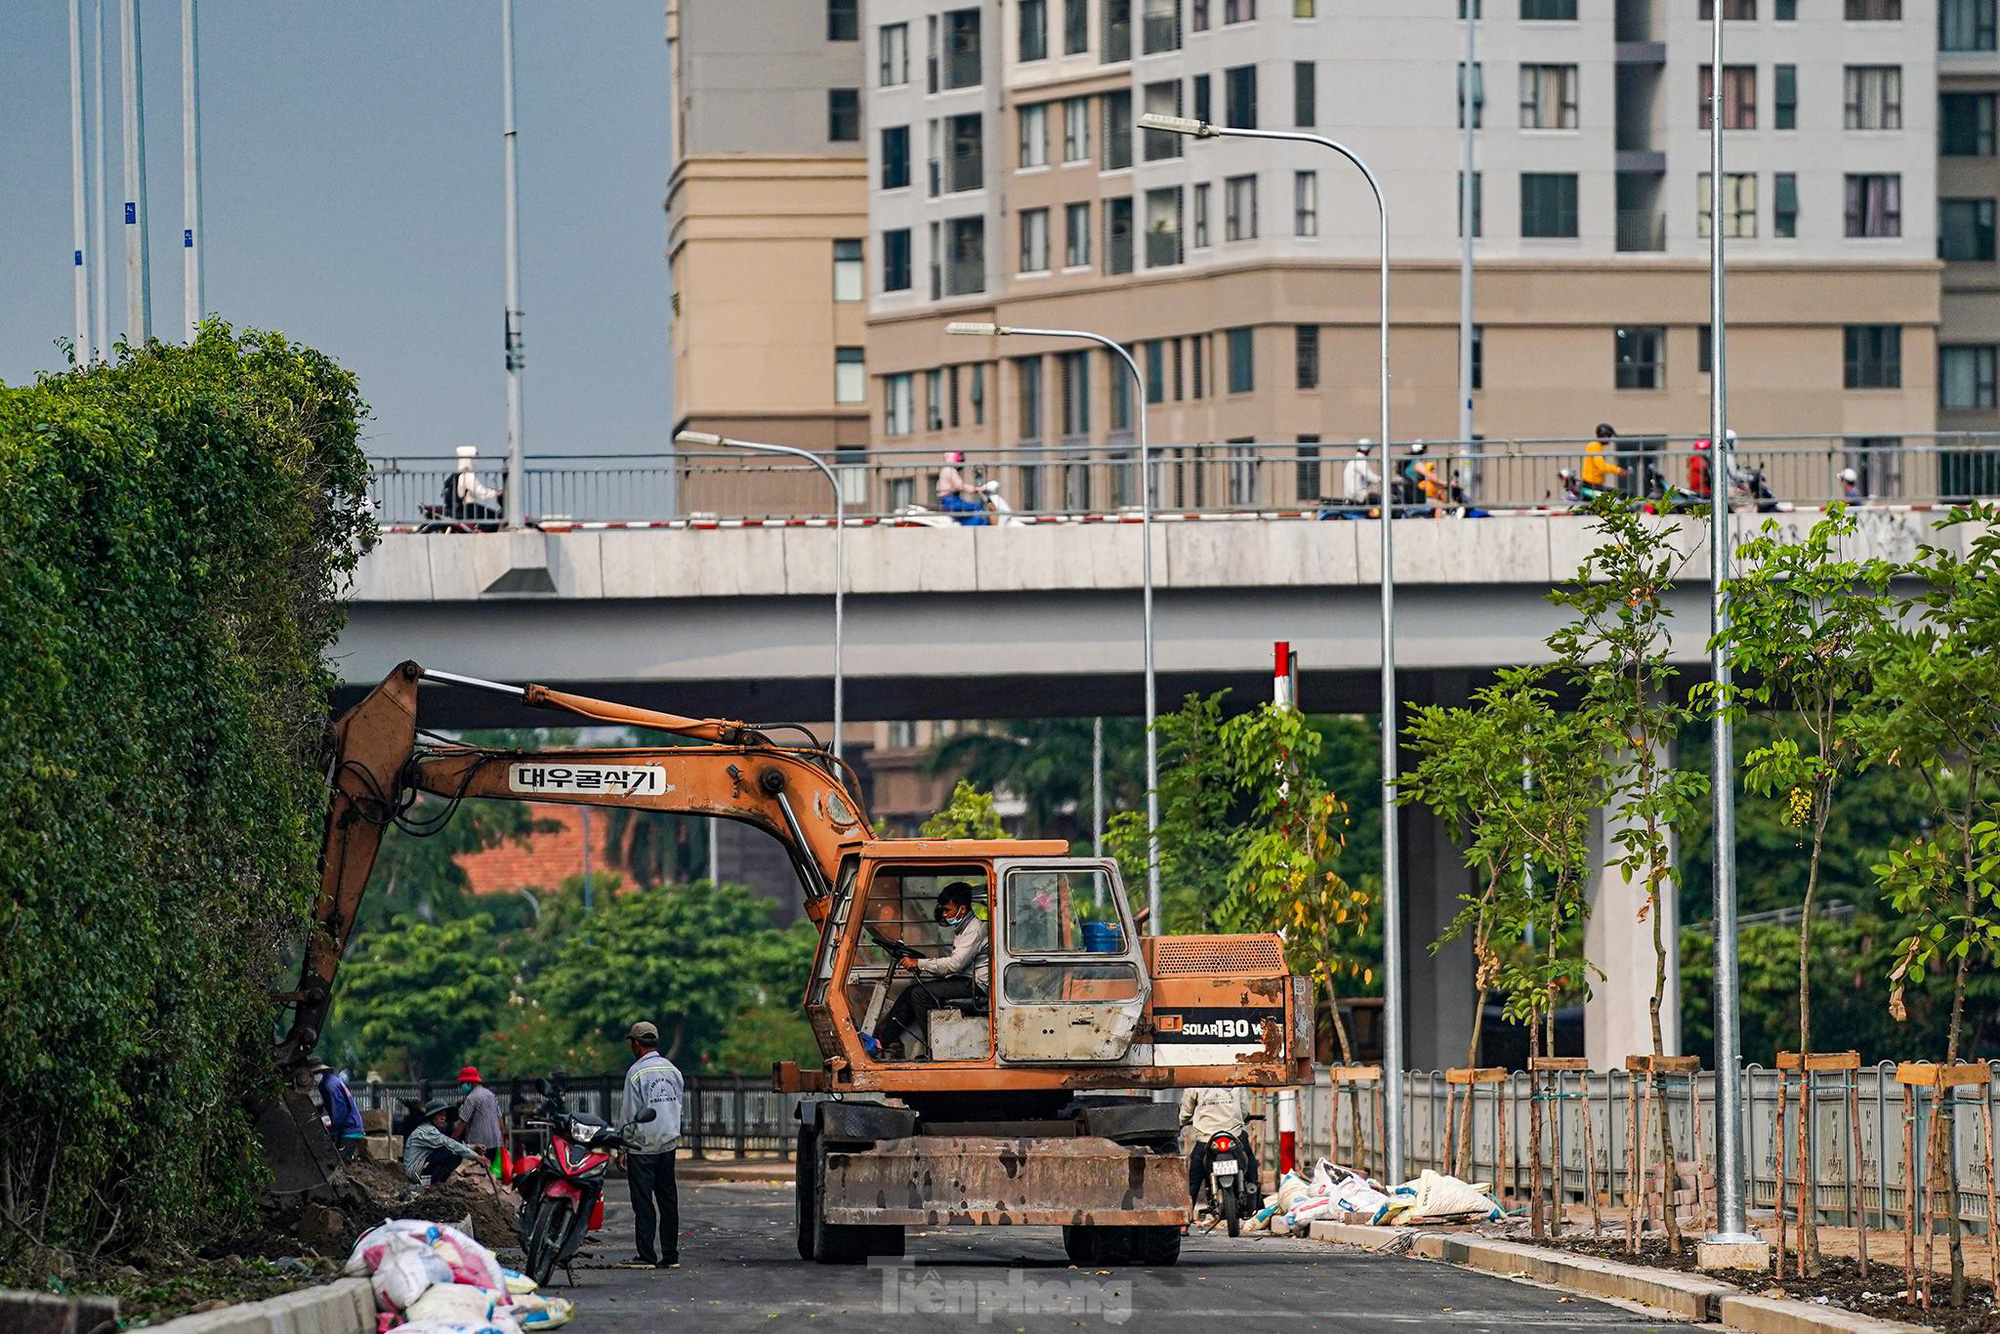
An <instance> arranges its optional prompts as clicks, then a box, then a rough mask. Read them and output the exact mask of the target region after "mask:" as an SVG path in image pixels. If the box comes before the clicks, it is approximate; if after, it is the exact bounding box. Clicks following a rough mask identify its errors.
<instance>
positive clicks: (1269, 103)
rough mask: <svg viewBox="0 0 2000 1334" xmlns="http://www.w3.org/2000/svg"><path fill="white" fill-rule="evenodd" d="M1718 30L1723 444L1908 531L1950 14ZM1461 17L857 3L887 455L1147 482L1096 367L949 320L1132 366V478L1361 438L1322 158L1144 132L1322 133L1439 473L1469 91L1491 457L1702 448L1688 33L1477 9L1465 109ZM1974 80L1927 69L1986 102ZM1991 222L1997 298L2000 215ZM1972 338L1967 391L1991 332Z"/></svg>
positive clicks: (1929, 333)
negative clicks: (1788, 468)
mask: <svg viewBox="0 0 2000 1334" xmlns="http://www.w3.org/2000/svg"><path fill="white" fill-rule="evenodd" d="M1724 3H1726V4H1727V5H1728V6H1729V8H1728V10H1727V15H1728V17H1730V18H1731V19H1732V20H1733V21H1732V22H1731V24H1730V29H1729V45H1728V49H1727V51H1726V52H1725V69H1724V72H1723V98H1724V107H1723V114H1724V125H1725V128H1726V129H1728V130H1730V131H1732V132H1731V133H1729V134H1728V136H1727V150H1728V157H1727V161H1726V162H1725V171H1726V178H1725V181H1724V184H1723V193H1724V203H1725V207H1726V209H1727V211H1728V218H1727V220H1726V221H1725V224H1724V225H1725V227H1726V228H1727V229H1728V236H1729V241H1730V245H1729V264H1730V305H1729V316H1730V325H1731V344H1730V371H1731V381H1730V401H1731V419H1732V421H1733V423H1734V424H1735V425H1736V427H1737V429H1739V430H1740V431H1741V432H1743V433H1744V434H1773V433H1800V434H1825V433H1835V434H1841V435H1847V436H1854V437H1860V438H1862V439H1864V440H1868V441H1872V442H1876V443H1877V444H1878V445H1879V449H1871V448H1868V447H1866V446H1863V447H1861V448H1860V449H1859V450H1858V454H1859V457H1857V459H1856V461H1857V462H1859V463H1860V464H1861V465H1862V466H1863V467H1864V468H1865V469H1868V470H1869V471H1870V473H1871V476H1870V478H1869V483H1870V485H1871V487H1873V488H1874V489H1876V490H1877V491H1878V492H1880V493H1882V494H1893V493H1894V490H1895V489H1896V488H1897V487H1898V486H1899V485H1900V484H1901V481H1902V479H1901V478H1900V477H1899V476H1898V467H1899V465H1898V462H1897V451H1894V450H1893V449H1892V448H1890V446H1891V445H1892V444H1893V442H1894V441H1895V440H1897V439H1898V438H1900V437H1901V436H1903V435H1905V434H1906V433H1922V432H1928V431H1929V430H1931V429H1932V427H1933V425H1934V424H1935V423H1936V422H1937V420H1938V403H1939V386H1938V380H1937V345H1938V340H1939V332H1938V331H1939V323H1940V290H1941V288H1940V264H1939V260H1938V243H1937V239H1936V238H1937V237H1938V235H1939V229H1938V218H1939V215H1938V205H1937V199H1938V172H1939V168H1938V162H1939V159H1938V155H1937V137H1936V136H1937V133H1938V126H1937V124H1936V123H1935V121H1934V119H1933V118H1934V116H1935V115H1936V113H1937V111H1938V108H1939V101H1938V97H1937V92H1938V86H1937V80H1938V68H1939V59H1938V55H1937V48H1938V45H1939V33H1940V26H1939V15H1938V12H1937V9H1936V8H1935V0H1900V3H1899V2H1898V0H1841V2H1840V3H1833V4H1810V5H1801V4H1797V3H1795V2H1794V3H1787V2H1786V0H1724ZM1973 7H1974V8H1977V9H1981V10H1982V11H1983V12H1984V13H1986V14H1988V15H1990V13H1991V10H1992V5H1991V4H1990V3H1987V4H1984V5H1978V4H1975V5H1974V6H1973ZM1460 8H1461V6H1460V0H1340V2H1339V3H1338V4H1335V3H1332V0H1008V2H1007V3H1004V4H1002V3H987V4H982V5H978V6H971V7H966V6H957V5H954V3H953V0H871V3H870V4H869V5H868V7H867V9H866V13H865V18H866V30H865V33H864V37H865V44H866V46H867V48H868V59H867V79H868V86H867V92H866V96H865V105H866V115H865V119H866V121H867V144H866V147H867V154H868V165H867V171H868V180H869V218H868V238H869V247H870V253H871V262H870V265H869V293H868V316H867V334H866V344H867V348H868V363H869V400H870V401H869V405H868V406H869V410H870V413H871V414H872V430H871V433H870V435H871V438H872V440H873V443H874V444H875V445H876V447H877V448H899V447H910V448H913V449H917V450H923V451H930V450H944V449H966V450H970V451H977V450H982V449H984V450H1003V451H1004V450H1016V449H1023V450H1027V451H1031V452H1029V453H1025V454H1020V455H1012V456H1009V457H1012V458H1016V459H1025V460H1030V461H1033V462H1034V463H1036V464H1037V465H1038V466H1033V467H1028V468H1022V469H1016V470H1015V482H1014V483H1013V485H1014V494H1013V500H1014V503H1015V504H1016V506H1017V507H1018V508H1022V509H1035V508H1056V507H1058V506H1061V505H1065V504H1067V505H1072V506H1073V505H1076V504H1086V505H1092V506H1098V507H1104V506H1114V505H1119V504H1124V503H1129V502H1130V501H1131V500H1132V498H1133V497H1132V496H1131V494H1130V493H1131V490H1132V477H1133V475H1132V471H1131V470H1130V469H1129V468H1120V467H1116V466H1111V467H1107V466H1104V464H1105V461H1107V460H1108V461H1110V462H1111V463H1113V464H1115V463H1117V462H1118V461H1119V460H1120V459H1121V458H1122V457H1123V456H1125V455H1126V454H1127V453H1128V452H1129V450H1130V449H1131V440H1132V424H1133V413H1134V410H1135V408H1134V404H1133V402H1132V397H1133V395H1132V393H1131V392H1130V391H1129V390H1128V389H1127V388H1126V384H1125V377H1124V376H1122V375H1120V374H1118V373H1115V366H1114V362H1113V360H1112V358H1111V357H1110V355H1109V354H1108V353H1106V352H1104V351H1102V350H1094V349H1089V348H1087V347H1082V346H1081V345H1064V344H1057V343H1054V342H1048V341H1041V342H1037V341H1033V340H1029V339H1025V338H1015V339H1005V340H997V339H984V340H982V339H977V338H960V337H946V336H945V334H944V326H945V325H946V324H947V323H948V322H950V321H953V320H971V321H989V320H990V321H993V322H997V323H1000V324H1003V325H1040V326H1053V327H1060V328H1080V329H1089V330H1093V331H1096V332H1100V333H1103V334H1106V335H1108V336H1110V337H1112V338H1115V339H1117V340H1118V341H1120V342H1122V343H1125V344H1127V345H1128V346H1130V347H1131V348H1132V350H1133V351H1134V353H1135V356H1136V357H1137V359H1138V361H1139V364H1140V366H1141V368H1142V370H1143V372H1144V373H1145V377H1146V396H1147V398H1148V400H1149V404H1148V408H1147V410H1148V412H1149V417H1148V427H1149V430H1150V434H1151V439H1152V440H1153V441H1154V442H1155V443H1156V444H1164V445H1166V446H1167V447H1168V449H1169V450H1174V449H1179V450H1181V451H1182V452H1183V454H1185V453H1186V452H1188V451H1190V450H1192V451H1194V452H1196V453H1197V454H1198V452H1199V450H1200V449H1202V448H1204V447H1211V446H1214V445H1221V444H1226V442H1231V441H1262V442H1283V441H1295V442H1302V443H1304V444H1305V445H1306V446H1307V448H1308V449H1310V448H1312V447H1313V446H1315V445H1316V444H1317V443H1318V442H1320V441H1328V442H1332V441H1348V440H1353V439H1355V438H1357V437H1363V436H1372V435H1374V434H1376V423H1377V420H1378V415H1377V414H1378V409H1377V390H1376V383H1377V382H1376V369H1377V367H1376V351H1375V348H1376V315H1377V302H1378V289H1377V273H1376V267H1375V265H1376V256H1377V220H1376V212H1375V206H1374V203H1373V200H1372V198H1371V196H1370V194H1369V191H1368V189H1367V186H1366V184H1365V182H1364V181H1363V180H1362V179H1361V177H1360V176H1359V175H1358V174H1357V173H1356V172H1355V171H1354V170H1353V169H1352V168H1351V167H1350V166H1349V165H1348V164H1347V163H1346V162H1345V161H1344V160H1342V159H1341V158H1340V157H1338V156H1337V155H1335V154H1334V153H1331V152H1327V151H1325V150H1323V149H1318V148H1315V147H1312V146H1309V145H1300V144H1295V143H1276V142H1269V141H1253V140H1243V139H1228V138H1218V139H1208V140H1193V139H1185V138H1180V137H1177V136H1172V135H1164V134H1159V133H1156V132H1150V131H1140V130H1137V129H1136V128H1135V123H1136V121H1137V118H1138V117H1139V116H1140V115H1141V114H1143V113H1145V112H1147V111H1160V112H1166V113H1170V114H1178V115H1186V116H1193V117H1195V118H1198V119H1202V120H1207V121H1211V122H1213V123H1216V124H1219V125H1232V126H1243V127H1253V128H1264V129H1292V128H1305V129H1310V130H1312V131H1315V132H1318V133H1324V134H1330V135H1333V136H1335V137H1337V138H1339V139H1341V140H1342V141H1343V142H1345V143H1347V144H1348V145H1350V146H1351V147H1353V148H1354V149H1355V150H1356V151H1357V152H1358V153H1359V154H1360V155H1361V156H1362V157H1363V158H1365V159H1366V160H1368V161H1369V162H1370V163H1372V164H1373V165H1374V167H1375V169H1376V171H1377V173H1378V175H1379V177H1380V179H1381V181H1382V185H1383V189H1384V192H1385V195H1386V197H1387V199H1388V201H1389V208H1390V246H1391V255H1392V262H1393V268H1394V273H1393V279H1392V282H1393V302H1392V308H1393V320H1394V332H1393V337H1392V355H1393V361H1394V373H1395V379H1394V390H1393V395H1392V402H1393V410H1394V415H1395V421H1394V432H1395V434H1396V436H1397V437H1398V438H1412V437H1427V438H1430V439H1449V438H1451V437H1453V436H1455V435H1456V434H1457V431H1458V425H1457V423H1458V413H1457V397H1458V395H1457V385H1458V355H1459V347H1458V344H1459V327H1458V322H1459V315H1458V281H1459V279H1458V256H1459V250H1460V239H1459V213H1458V208H1459V189H1460V177H1461V174H1462V173H1461V160H1462V133H1463V132H1462V130H1461V128H1460V127H1461V123H1462V122H1461V120H1460V117H1461V116H1462V115H1463V114H1464V102H1465V99H1464V97H1463V96H1462V90H1463V89H1464V88H1465V87H1466V86H1467V85H1468V84H1469V86H1470V91H1471V98H1470V100H1471V103H1472V114H1473V116H1474V117H1475V141H1476V149H1475V163H1476V167H1475V177H1474V186H1473V195H1474V202H1475V212H1476V225H1475V238H1476V240H1475V254H1476V265H1477V279H1476V311H1477V314H1476V320H1477V324H1476V327H1475V336H1474V349H1473V352H1474V369H1475V378H1474V386H1475V393H1474V400H1475V402H1474V410H1475V411H1474V420H1475V423H1476V427H1475V429H1476V432H1477V433H1478V434H1479V435H1482V436H1484V437H1487V438H1496V437H1509V436H1514V437H1551V436H1584V435H1588V434H1589V433H1590V431H1591V429H1592V427H1593V426H1594V425H1595V424H1596V423H1597V422H1599V421H1609V422H1612V423H1613V424H1614V425H1616V426H1617V427H1618V429H1619V430H1620V431H1621V433H1623V434H1626V435H1635V434H1636V435H1681V436H1685V435H1691V434H1697V433H1705V430H1706V423H1707V419H1708V418H1707V396H1708V375H1707V361H1708V357H1707V351H1708V349H1707V334H1706V330H1705V327H1704V326H1705V325H1706V323H1707V320H1708V304H1709V303H1708V280H1707V250H1708V241H1707V227H1708V221H1707V215H1706V209H1707V201H1708V189H1709V182H1708V136H1707V131H1706V117H1707V114H1708V104H1707V102H1706V98H1707V95H1708V88H1709V86H1710V84H1709V79H1710V75H1709V72H1708V64H1709V37H1708V26H1707V24H1706V22H1705V21H1704V15H1703V13H1702V10H1703V8H1704V7H1703V6H1702V5H1700V4H1698V3H1697V0H1686V2H1685V3H1681V2H1680V0H1671V2H1670V0H1616V3H1611V2H1609V0H1596V2H1594V3H1580V2H1579V0H1485V13H1484V15H1483V18H1482V21H1481V22H1480V23H1479V25H1478V29H1479V30H1478V36H1477V40H1478V58H1477V62H1476V65H1475V67H1474V70H1473V75H1472V77H1471V78H1470V79H1469V80H1467V79H1466V77H1465V74H1464V51H1465V43H1466V25H1465V23H1464V22H1463V21H1462V20H1461V17H1460ZM1983 32H1984V34H1985V35H1986V38H1987V41H1988V44H1989V46H1990V34H1991V26H1990V22H1989V24H1988V26H1987V27H1986V28H1985V29H1983ZM1992 62H1993V57H1992V55H1991V52H1990V51H1985V52H1983V53H1982V54H1981V55H1979V56H1977V57H1972V56H1967V57H1966V58H1965V59H1964V60H1963V61H1962V62H1957V58H1954V59H1953V60H1948V61H1947V62H1946V63H1947V65H1948V66H1953V65H1954V64H1955V63H1963V64H1964V65H1965V66H1966V67H1967V68H1966V72H1965V74H1964V76H1963V77H1964V78H1966V79H1972V78H1975V77H1977V78H1981V79H1985V80H1987V81H1986V82H1985V83H1984V84H1982V85H1980V86H1982V87H1986V88H1992V87H2000V64H1993V63H1992ZM1989 65H1990V66H1991V71H1992V72H1991V74H1990V75H1989V74H1988V73H1987V72H1986V71H1987V70H1988V68H1989ZM1974 66H1976V67H1977V73H1975V71H1974V68H1973V67H1974ZM1953 77H1954V78H1957V77H1959V76H1958V75H1956V74H1954V76H1953ZM1986 98H1987V100H1986V101H1985V103H1984V104H1983V105H1984V107H1985V111H1984V114H1985V115H1986V117H1987V119H1986V121H1985V122H1984V124H1985V125H1986V126H1987V127H1988V128H1987V131H1986V136H1985V138H1984V139H1983V140H1981V141H1979V142H1980V143H1981V144H1983V145H1984V147H1985V148H1986V150H1987V151H1989V152H1990V149H1991V138H1992V134H1991V124H1992V121H1991V114H1992V97H1991V94H1990V93H1988V94H1986ZM1973 114H1975V115H1977V114H1979V113H1976V112H1975V113H1973ZM1991 166H1992V163H1991V161H1990V160H1987V159H1981V160H1979V161H1978V168H1979V169H1980V170H1984V171H1990V169H1991ZM1950 170H1954V171H1955V170H1957V167H1956V166H1953V167H1951V168H1950ZM1964 188H1966V189H1971V188H1972V187H1970V186H1967V187H1964ZM1981 189H1983V191H1984V193H1985V194H1986V195H1991V194H1992V193H1993V191H1992V189H1991V188H1990V187H1981ZM1962 211H1963V210H1958V212H1962ZM1954 216H1956V212H1955V213H1954ZM1981 216H1983V217H1984V218H1986V219H1987V222H1988V225H1987V227H1986V230H1985V232H1984V233H1983V236H1984V250H1983V251H1978V252H1977V253H1983V254H1985V255H1987V256H1988V257H1989V260H1990V256H1991V250H1992V228H1991V226H1990V222H1991V218H1992V212H1991V201H1990V199H1989V200H1988V202H1987V211H1986V213H1985V214H1984V215H1981ZM1978 262H1979V263H1982V264H1984V268H1983V269H1981V270H1980V271H1979V273H1978V274H1977V275H1975V274H1973V273H1970V272H1966V273H1964V276H1963V278H1962V279H1961V278H1960V277H1959V273H1960V270H1959V267H1958V265H1957V264H1956V263H1954V264H1953V265H1952V266H1951V267H1949V268H1947V270H1946V272H1947V274H1948V275H1950V279H1951V281H1950V282H1949V283H1948V285H1947V287H1946V290H1947V291H1948V292H1950V293H1951V294H1952V295H1950V296H1947V297H1946V298H1945V301H1946V304H1947V306H1950V307H1952V313H1953V314H1954V315H1956V314H1957V309H1956V306H1955V305H1954V301H1957V302H1958V304H1965V305H1970V304H1971V303H1972V301H1973V289H1974V287H1975V286H1976V285H1977V284H1979V283H1981V282H1984V281H1986V280H1987V279H1988V278H1990V276H1991V273H1992V265H1991V263H1990V262H1987V261H1978ZM1965 327H1966V329H1967V331H1968V332H1967V333H1966V334H1965V335H1964V336H1965V337H1967V338H1972V337H1975V336H1976V337H1978V338H1981V339H1983V340H1984V341H1985V342H1986V343H1987V344H1988V345H1989V353H1988V356H1989V360H1988V361H1987V362H1986V363H1984V364H1985V365H1986V366H1987V367H1988V368H1989V369H1990V367H1991V360H1990V344H1991V343H1992V342H1993V340H1994V337H1995V336H1996V334H2000V329H1993V328H1988V329H1986V330H1985V331H1984V332H1978V333H1976V334H1975V332H1974V330H1976V329H1978V328H1980V327H1981V326H1977V325H1975V324H1971V323H1968V324H1966V326H1965ZM1956 336H1957V335H1954V337H1956ZM1954 355H1956V354H1954ZM1985 383H1986V384H1987V385H1988V386H1990V385H1991V383H1992V379H1991V375H1990V374H1989V375H1988V376H1987V379H1986V381H1985ZM1990 399H1991V391H1990V387H1989V389H1988V390H1987V401H1988V402H1989V403H1990ZM1168 457H1169V458H1172V457H1174V455H1173V454H1172V453H1169V454H1168ZM1200 471H1201V470H1200V469H1197V470H1196V472H1197V474H1199V473H1200ZM1321 472H1322V470H1321V469H1319V468H1317V467H1300V468H1298V469H1295V470H1293V469H1288V470H1284V476H1281V477H1279V478H1277V479H1275V480H1272V481H1267V482H1264V483H1260V484H1259V485H1263V486H1269V487H1275V488H1277V489H1278V490H1279V492H1281V493H1280V494H1274V495H1271V496H1267V497H1261V498H1263V499H1274V500H1284V499H1298V500H1306V499H1311V498H1312V496H1311V495H1308V494H1306V493H1307V492H1315V493H1317V492H1318V491H1320V490H1322V489H1323V486H1324V485H1332V484H1335V483H1334V482H1333V480H1332V472H1333V470H1332V469H1326V470H1324V472H1325V476H1324V477H1322V476H1321V475H1320V474H1321ZM1216 485H1218V486H1220V485H1229V486H1234V481H1233V480H1230V479H1225V480H1224V481H1222V482H1218V483H1216ZM1293 489H1295V490H1296V491H1297V492H1298V493H1299V494H1297V495H1291V494H1289V492H1290V491H1291V490H1293ZM912 498H914V499H921V498H922V497H921V496H914V497H912ZM1167 503H1169V504H1171V503H1173V497H1171V496H1170V497H1168V498H1167Z"/></svg>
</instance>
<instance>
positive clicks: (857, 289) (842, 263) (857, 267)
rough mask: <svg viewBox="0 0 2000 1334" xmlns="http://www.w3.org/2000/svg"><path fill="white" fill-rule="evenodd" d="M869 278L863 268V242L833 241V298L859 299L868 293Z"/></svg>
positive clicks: (841, 299) (842, 299) (844, 299)
mask: <svg viewBox="0 0 2000 1334" xmlns="http://www.w3.org/2000/svg"><path fill="white" fill-rule="evenodd" d="M866 288H867V280H866V279H865V278H864V277H863V276H862V270H861V242H859V241H835V242H834V243H833V299H834V300H835V301H859V300H861V299H862V297H863V296H865V295H866Z"/></svg>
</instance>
